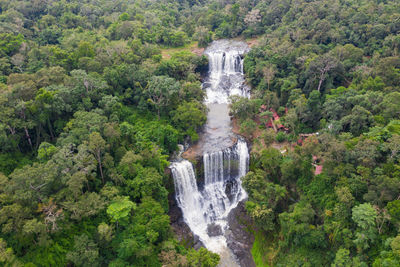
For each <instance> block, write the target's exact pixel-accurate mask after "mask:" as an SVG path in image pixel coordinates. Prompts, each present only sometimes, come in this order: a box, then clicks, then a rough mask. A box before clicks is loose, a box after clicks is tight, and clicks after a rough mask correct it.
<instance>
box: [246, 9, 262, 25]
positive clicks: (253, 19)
mask: <svg viewBox="0 0 400 267" xmlns="http://www.w3.org/2000/svg"><path fill="white" fill-rule="evenodd" d="M258 22H261V14H260V10H259V9H253V10H252V11H250V12H249V13H247V15H246V17H245V18H244V23H246V24H247V25H254V24H256V23H258Z"/></svg>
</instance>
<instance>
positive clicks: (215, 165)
mask: <svg viewBox="0 0 400 267" xmlns="http://www.w3.org/2000/svg"><path fill="white" fill-rule="evenodd" d="M248 162H249V153H248V149H247V144H246V142H245V141H243V140H241V139H239V140H238V142H237V143H236V144H235V145H234V146H233V147H230V148H226V149H225V150H223V151H219V152H213V153H209V154H208V153H206V154H204V155H203V164H204V186H203V189H202V190H200V189H199V187H198V186H197V180H196V176H195V172H194V168H193V165H192V163H190V161H188V160H181V161H179V162H174V163H172V164H171V166H170V168H171V170H172V175H173V178H174V185H175V197H176V200H177V203H178V206H179V207H180V208H181V210H182V213H183V216H184V220H185V222H186V223H187V225H188V226H189V227H190V229H191V230H192V231H193V233H195V234H196V235H198V236H199V238H200V240H201V241H202V242H203V243H204V244H205V245H206V246H207V248H208V249H210V250H212V251H216V252H219V250H220V248H221V247H222V246H224V243H225V242H226V241H225V239H224V237H223V236H219V237H211V236H210V235H209V233H208V226H209V225H210V224H215V225H218V226H219V227H221V229H222V230H224V229H225V228H226V217H227V216H228V214H229V212H230V211H231V210H232V209H233V208H235V207H236V206H237V204H238V203H239V202H240V201H241V200H243V199H244V198H245V197H246V196H247V195H246V192H245V191H244V190H243V188H242V186H241V180H240V178H241V177H242V176H243V175H245V174H246V172H247V169H248ZM225 246H226V245H225Z"/></svg>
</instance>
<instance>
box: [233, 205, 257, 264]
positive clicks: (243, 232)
mask: <svg viewBox="0 0 400 267" xmlns="http://www.w3.org/2000/svg"><path fill="white" fill-rule="evenodd" d="M228 225H229V229H228V230H226V231H225V237H226V240H227V243H228V247H229V248H230V249H231V250H232V253H233V254H234V255H235V256H236V258H237V260H238V262H239V264H240V266H242V267H256V264H255V263H254V260H253V256H252V255H251V248H252V246H253V243H254V236H253V234H252V233H251V231H250V229H249V228H250V227H251V225H252V222H251V219H250V217H249V216H248V215H247V213H246V210H245V207H244V201H242V202H240V203H239V204H238V206H237V207H236V208H235V209H233V210H232V211H231V212H230V213H229V215H228Z"/></svg>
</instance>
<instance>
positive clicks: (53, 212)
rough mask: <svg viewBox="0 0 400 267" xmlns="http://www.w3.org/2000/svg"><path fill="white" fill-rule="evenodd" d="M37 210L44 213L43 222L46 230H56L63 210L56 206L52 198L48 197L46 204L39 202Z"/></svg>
mask: <svg viewBox="0 0 400 267" xmlns="http://www.w3.org/2000/svg"><path fill="white" fill-rule="evenodd" d="M39 211H40V212H43V214H44V222H45V224H46V228H47V231H51V232H54V231H57V229H58V225H57V222H58V221H59V220H60V219H61V218H62V216H63V210H62V209H59V208H58V207H57V205H56V204H55V203H54V202H53V199H50V200H49V203H48V204H39ZM49 227H50V230H49Z"/></svg>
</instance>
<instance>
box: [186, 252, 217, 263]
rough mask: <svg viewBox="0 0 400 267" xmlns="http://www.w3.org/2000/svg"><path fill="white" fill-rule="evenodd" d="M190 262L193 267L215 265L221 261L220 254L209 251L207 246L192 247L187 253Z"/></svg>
mask: <svg viewBox="0 0 400 267" xmlns="http://www.w3.org/2000/svg"><path fill="white" fill-rule="evenodd" d="M187 259H188V263H189V265H190V266H193V267H215V266H217V265H218V262H219V255H218V254H215V253H212V252H209V251H208V250H207V249H205V248H200V249H199V250H197V251H196V250H194V249H191V250H190V251H189V253H188V255H187Z"/></svg>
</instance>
